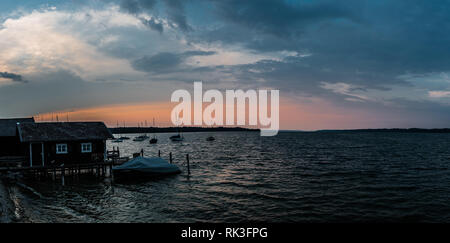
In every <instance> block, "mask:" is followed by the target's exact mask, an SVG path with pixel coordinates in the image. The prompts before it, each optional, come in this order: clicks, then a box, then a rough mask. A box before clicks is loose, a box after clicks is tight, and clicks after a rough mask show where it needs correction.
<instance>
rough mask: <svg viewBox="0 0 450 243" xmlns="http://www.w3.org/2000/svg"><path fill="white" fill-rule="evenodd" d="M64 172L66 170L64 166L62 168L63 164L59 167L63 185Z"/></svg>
mask: <svg viewBox="0 0 450 243" xmlns="http://www.w3.org/2000/svg"><path fill="white" fill-rule="evenodd" d="M65 174H66V171H65V168H64V166H63V167H62V168H61V182H62V185H63V186H64V176H65Z"/></svg>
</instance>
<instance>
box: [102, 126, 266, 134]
mask: <svg viewBox="0 0 450 243" xmlns="http://www.w3.org/2000/svg"><path fill="white" fill-rule="evenodd" d="M108 129H109V130H110V131H111V133H113V134H124V133H175V132H178V131H180V132H259V131H260V130H259V129H251V128H243V127H115V128H108Z"/></svg>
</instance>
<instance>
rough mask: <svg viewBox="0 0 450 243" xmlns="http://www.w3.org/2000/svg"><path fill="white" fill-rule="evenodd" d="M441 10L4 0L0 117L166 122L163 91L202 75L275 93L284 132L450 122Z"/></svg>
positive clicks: (261, 0) (417, 5)
mask: <svg viewBox="0 0 450 243" xmlns="http://www.w3.org/2000/svg"><path fill="white" fill-rule="evenodd" d="M449 11H450V1H444V0H435V1H423V0H396V1H390V0H371V1H369V0H347V1H331V0H297V1H295V0H273V1H272V0H254V1H250V0H245V1H241V0H184V1H181V0H167V1H163V0H84V1H83V0H81V1H74V0H73V1H43V0H31V1H12V0H2V1H1V2H0V102H1V108H0V117H20V116H36V117H37V119H38V120H41V121H44V120H52V119H54V120H55V119H56V116H58V119H59V120H66V119H69V120H71V121H74V120H101V121H105V122H106V123H107V124H108V125H110V126H116V125H117V123H119V124H120V125H121V126H122V125H127V126H136V125H137V124H143V123H144V122H145V121H148V123H151V121H152V119H153V118H155V120H156V122H157V125H159V126H169V125H171V123H170V121H169V117H170V112H171V109H172V107H173V106H174V105H176V104H174V103H171V102H170V96H171V94H172V92H173V91H175V90H176V89H187V90H192V88H193V82H194V81H202V82H203V86H204V89H205V90H206V89H218V90H221V91H225V90H226V89H243V90H248V89H277V90H280V126H281V129H298V130H317V129H352V128H394V127H396V128H408V127H423V128H433V127H434V128H442V127H450V55H449V53H450V15H449V14H448V12H449ZM52 117H53V118H52Z"/></svg>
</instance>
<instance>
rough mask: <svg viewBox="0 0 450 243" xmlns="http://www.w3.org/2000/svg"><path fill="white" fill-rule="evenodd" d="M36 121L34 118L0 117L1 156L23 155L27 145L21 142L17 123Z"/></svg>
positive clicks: (9, 157)
mask: <svg viewBox="0 0 450 243" xmlns="http://www.w3.org/2000/svg"><path fill="white" fill-rule="evenodd" d="M21 123H34V118H11V119H0V158H7V159H11V158H12V157H17V156H22V155H23V154H24V151H25V150H24V149H25V147H24V146H23V145H22V144H21V143H20V140H19V137H18V134H17V124H21Z"/></svg>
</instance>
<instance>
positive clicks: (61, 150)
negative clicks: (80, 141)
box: [56, 144, 67, 154]
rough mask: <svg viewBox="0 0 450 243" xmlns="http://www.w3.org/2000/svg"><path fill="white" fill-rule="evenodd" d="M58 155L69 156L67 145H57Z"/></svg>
mask: <svg viewBox="0 0 450 243" xmlns="http://www.w3.org/2000/svg"><path fill="white" fill-rule="evenodd" d="M56 153H57V154H67V144H56Z"/></svg>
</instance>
